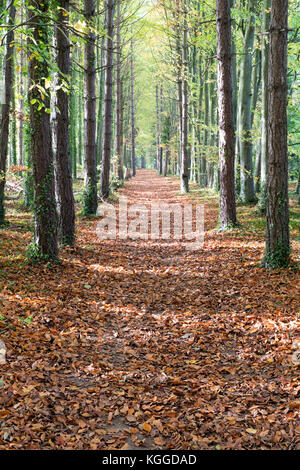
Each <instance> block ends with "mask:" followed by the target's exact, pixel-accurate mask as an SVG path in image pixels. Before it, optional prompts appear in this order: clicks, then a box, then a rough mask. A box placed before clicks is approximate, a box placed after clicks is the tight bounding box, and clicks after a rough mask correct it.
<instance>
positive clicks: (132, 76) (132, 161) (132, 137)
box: [130, 40, 136, 176]
mask: <svg viewBox="0 0 300 470" xmlns="http://www.w3.org/2000/svg"><path fill="white" fill-rule="evenodd" d="M130 68H131V169H132V176H135V174H136V169H135V96H134V57H133V40H131V56H130Z"/></svg>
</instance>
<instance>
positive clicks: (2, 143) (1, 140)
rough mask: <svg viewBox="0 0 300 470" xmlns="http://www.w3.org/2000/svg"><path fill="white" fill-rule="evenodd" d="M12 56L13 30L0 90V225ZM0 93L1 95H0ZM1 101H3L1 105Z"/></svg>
mask: <svg viewBox="0 0 300 470" xmlns="http://www.w3.org/2000/svg"><path fill="white" fill-rule="evenodd" d="M8 6H9V9H8V22H7V23H8V28H11V26H13V25H14V22H15V16H16V7H15V5H14V3H11V2H9V3H8ZM13 55H14V30H13V29H8V32H7V36H6V45H5V56H4V76H3V82H2V85H3V90H0V225H1V224H3V222H4V220H5V210H4V188H5V178H6V166H7V153H8V137H9V118H10V105H11V99H12V83H13V60H12V59H13ZM1 92H2V93H1ZM1 95H2V96H1ZM1 101H3V102H2V103H1Z"/></svg>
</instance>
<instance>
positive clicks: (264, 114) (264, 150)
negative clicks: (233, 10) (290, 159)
mask: <svg viewBox="0 0 300 470" xmlns="http://www.w3.org/2000/svg"><path fill="white" fill-rule="evenodd" d="M270 4H271V0H264V3H263V21H262V51H261V54H262V56H261V61H262V64H261V66H262V97H261V171H260V173H261V176H260V178H261V184H260V190H261V197H260V202H259V206H260V210H261V212H263V213H265V211H266V191H267V177H268V69H269V37H268V36H267V34H266V33H267V32H268V30H269V25H270Z"/></svg>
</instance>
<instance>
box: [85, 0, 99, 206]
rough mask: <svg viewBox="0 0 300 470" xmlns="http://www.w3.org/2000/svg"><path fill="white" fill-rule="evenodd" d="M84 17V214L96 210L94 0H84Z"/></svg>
mask: <svg viewBox="0 0 300 470" xmlns="http://www.w3.org/2000/svg"><path fill="white" fill-rule="evenodd" d="M84 5H85V19H86V22H87V25H88V27H89V28H90V30H89V33H88V38H87V42H86V43H85V46H84V49H85V57H84V68H85V76H84V79H85V83H84V88H85V96H84V147H85V174H84V185H85V189H84V214H85V215H94V214H96V212H97V207H98V200H97V165H96V70H95V61H96V55H95V33H94V31H93V27H94V23H95V0H85V4H84Z"/></svg>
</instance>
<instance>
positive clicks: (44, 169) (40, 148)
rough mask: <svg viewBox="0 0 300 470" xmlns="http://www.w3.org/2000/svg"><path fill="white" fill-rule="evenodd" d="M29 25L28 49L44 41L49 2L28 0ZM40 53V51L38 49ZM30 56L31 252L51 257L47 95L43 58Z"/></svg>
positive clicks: (53, 220)
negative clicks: (29, 8)
mask: <svg viewBox="0 0 300 470" xmlns="http://www.w3.org/2000/svg"><path fill="white" fill-rule="evenodd" d="M29 6H31V7H32V10H30V12H29V27H30V28H31V30H32V34H33V39H32V40H31V39H30V40H29V50H30V53H31V52H32V50H36V44H39V43H40V41H42V43H43V44H44V45H47V44H49V42H48V27H49V26H48V24H47V20H46V19H45V18H47V17H48V14H49V3H48V1H44V2H43V3H41V4H40V3H39V2H37V1H36V0H30V1H29ZM38 52H39V55H40V56H42V55H43V53H44V50H43V49H41V50H39V51H38ZM39 58H40V57H37V56H36V55H31V57H30V59H29V80H30V87H29V96H28V99H29V107H30V127H31V151H32V164H33V178H34V215H35V251H34V256H36V257H37V258H39V259H40V260H48V259H55V258H56V257H57V254H58V246H57V213H56V205H55V189H54V172H53V153H52V141H51V129H50V115H49V110H50V97H49V95H48V94H47V93H45V94H44V99H42V97H41V92H40V88H38V87H41V88H42V89H43V88H44V84H45V77H48V76H49V70H48V65H47V61H46V60H45V59H44V60H38V59H39Z"/></svg>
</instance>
